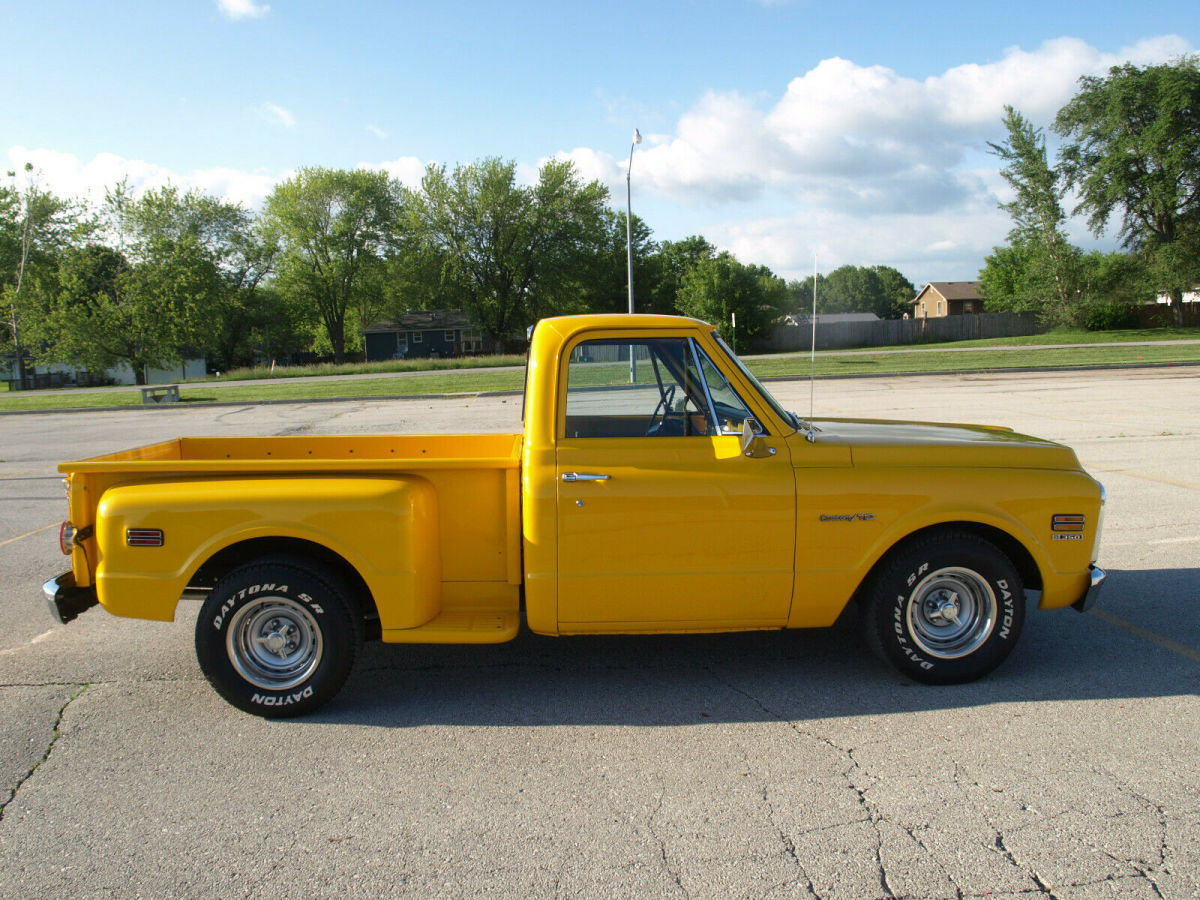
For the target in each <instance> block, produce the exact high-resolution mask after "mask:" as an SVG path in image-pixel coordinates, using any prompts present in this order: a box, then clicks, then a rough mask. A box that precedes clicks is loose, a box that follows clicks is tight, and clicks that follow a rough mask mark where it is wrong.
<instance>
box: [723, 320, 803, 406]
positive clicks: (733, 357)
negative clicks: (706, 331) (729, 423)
mask: <svg viewBox="0 0 1200 900" xmlns="http://www.w3.org/2000/svg"><path fill="white" fill-rule="evenodd" d="M713 337H714V338H715V339H716V341H717V343H718V344H720V345H721V349H722V350H724V351H725V355H726V356H728V357H729V359H730V361H731V362H732V363H733V364H734V365H735V366H737V369H738V371H739V372H741V373H742V376H743V377H744V378H745V379H746V380H747V381H749V382H750V383H751V384H752V385H754V387H755V388H756V389H757V390H758V392H759V394H761V395H762V398H763V400H765V401H766V402H767V404H768V405H769V406H770V407H771V409H773V410H774V411H775V415H777V416H779V418H781V419H783V421H785V422H787V423H788V424H790V425H791V426H792V427H793V428H799V427H800V422H799V420H798V419H797V418H796V416H795V415H794V414H793V413H790V412H788V411H787V410H786V409H784V408H783V407H782V406H780V405H779V401H778V400H776V399H775V398H774V397H772V396H771V392H770V391H768V390H767V389H766V388H765V387H763V386H762V382H760V381H759V380H758V379H757V378H755V377H754V375H753V374H752V373H751V372H750V370H749V369H747V368H746V364H745V363H744V362H742V361H741V360H740V359H738V357H737V354H736V353H734V352H733V351H732V350H730V349H729V345H728V344H726V343H725V339H724V338H723V337H721V335H720V334H719V333H718V332H715V331H714V332H713Z"/></svg>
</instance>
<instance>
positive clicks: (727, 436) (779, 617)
mask: <svg viewBox="0 0 1200 900" xmlns="http://www.w3.org/2000/svg"><path fill="white" fill-rule="evenodd" d="M562 399H565V404H564V412H565V414H563V415H560V417H559V424H558V428H559V435H558V442H557V453H556V483H557V490H558V501H557V502H558V619H559V629H560V631H562V632H567V633H569V632H588V631H661V630H678V631H689V630H697V631H701V630H717V629H719V630H725V629H731V628H739V627H745V628H756V627H758V628H766V627H778V626H782V625H783V624H784V623H785V622H786V620H787V616H788V609H789V604H790V600H791V595H792V583H793V578H794V573H793V568H794V557H795V527H796V525H795V515H796V514H795V479H794V476H793V472H792V467H791V462H790V459H789V458H788V449H787V445H786V444H785V443H784V441H783V440H782V438H781V436H776V435H767V434H764V435H763V436H762V439H761V440H760V441H758V442H757V445H758V446H757V452H756V453H755V455H754V457H752V458H748V457H747V456H746V455H744V454H743V452H742V448H741V437H740V435H741V431H742V427H743V422H744V421H745V420H746V419H747V418H750V417H751V413H750V410H749V408H748V407H747V405H746V404H745V403H744V402H743V401H742V399H741V398H740V397H739V396H738V395H737V393H736V392H735V391H734V390H733V388H732V387H731V385H730V383H729V381H728V380H727V379H726V378H725V376H724V375H723V374H722V373H721V372H720V370H719V369H718V368H717V366H716V365H714V363H713V362H712V360H711V359H710V358H709V357H708V356H707V355H706V354H705V353H704V351H703V349H702V348H701V347H700V345H699V344H698V343H697V342H695V341H693V340H691V339H688V338H661V339H645V338H640V339H637V340H634V341H630V340H628V339H620V340H617V339H608V340H591V341H585V342H582V343H580V344H578V345H576V346H575V347H574V348H573V349H572V350H571V352H570V355H569V358H568V362H567V382H566V389H565V398H561V399H560V402H562Z"/></svg>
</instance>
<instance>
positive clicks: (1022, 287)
mask: <svg viewBox="0 0 1200 900" xmlns="http://www.w3.org/2000/svg"><path fill="white" fill-rule="evenodd" d="M1035 256H1036V250H1034V249H1033V248H1031V247H1030V245H1029V244H1028V242H1026V241H1022V240H1017V241H1014V242H1013V243H1011V244H1007V245H1005V246H1002V247H993V248H992V252H991V254H990V255H989V256H988V257H987V258H986V259H985V260H984V266H983V269H981V270H980V272H979V281H980V289H979V291H980V293H981V294H982V295H983V300H984V308H985V309H987V310H988V311H989V312H1012V313H1022V312H1034V313H1041V312H1042V311H1043V310H1044V309H1045V296H1044V294H1043V292H1042V290H1041V286H1040V284H1039V283H1038V281H1037V280H1036V279H1031V278H1030V273H1031V272H1033V271H1034V269H1035V264H1034V262H1033V258H1034V257H1035Z"/></svg>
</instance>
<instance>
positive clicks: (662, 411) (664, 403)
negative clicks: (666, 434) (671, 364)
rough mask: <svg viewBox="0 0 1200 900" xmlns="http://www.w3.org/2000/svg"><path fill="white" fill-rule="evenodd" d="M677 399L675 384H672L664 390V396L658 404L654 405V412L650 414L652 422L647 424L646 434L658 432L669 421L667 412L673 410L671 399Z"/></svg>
mask: <svg viewBox="0 0 1200 900" xmlns="http://www.w3.org/2000/svg"><path fill="white" fill-rule="evenodd" d="M674 399H675V385H671V386H670V387H668V388H666V389H665V390H664V391H663V392H662V397H661V399H659V401H658V406H656V407H654V412H653V413H651V414H650V424H649V425H647V426H646V434H647V435H652V434H657V433H658V432H659V430H660V429H661V428H662V427H663V425H665V424H666V422H667V414H668V413H670V411H671V401H673V400H674Z"/></svg>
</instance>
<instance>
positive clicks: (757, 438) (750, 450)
mask: <svg viewBox="0 0 1200 900" xmlns="http://www.w3.org/2000/svg"><path fill="white" fill-rule="evenodd" d="M741 447H742V456H749V457H761V456H774V455H775V448H774V447H768V446H767V441H766V439H765V438H764V437H763V428H762V425H760V424H759V423H758V420H757V419H755V418H753V417H751V416H747V417H746V418H745V419H744V420H743V421H742V437H741Z"/></svg>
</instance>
